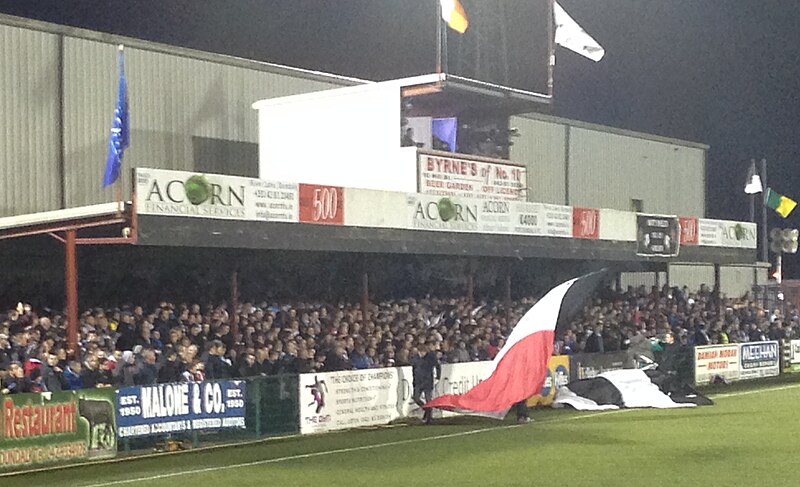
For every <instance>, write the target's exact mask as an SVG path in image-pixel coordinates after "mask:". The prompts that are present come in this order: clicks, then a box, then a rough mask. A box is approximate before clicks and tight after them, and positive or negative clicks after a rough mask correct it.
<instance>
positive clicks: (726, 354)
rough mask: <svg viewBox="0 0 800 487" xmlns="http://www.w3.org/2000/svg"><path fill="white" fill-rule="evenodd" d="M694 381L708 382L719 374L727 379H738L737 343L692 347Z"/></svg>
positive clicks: (698, 382) (699, 382)
mask: <svg viewBox="0 0 800 487" xmlns="http://www.w3.org/2000/svg"><path fill="white" fill-rule="evenodd" d="M694 364H695V365H694V383H695V384H697V385H702V384H708V383H710V382H711V381H712V380H713V379H714V377H716V376H720V377H722V378H724V379H725V380H727V381H735V380H738V379H739V345H738V344H732V345H707V346H703V347H695V349H694Z"/></svg>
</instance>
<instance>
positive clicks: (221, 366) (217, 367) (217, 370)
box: [206, 340, 233, 379]
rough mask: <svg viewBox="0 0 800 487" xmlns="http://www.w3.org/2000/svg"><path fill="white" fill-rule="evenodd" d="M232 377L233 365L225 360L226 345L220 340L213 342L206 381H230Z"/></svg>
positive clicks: (209, 350) (207, 363)
mask: <svg viewBox="0 0 800 487" xmlns="http://www.w3.org/2000/svg"><path fill="white" fill-rule="evenodd" d="M232 375H233V374H232V372H231V363H230V361H229V360H228V359H227V358H225V345H223V343H222V342H221V341H219V340H213V341H212V342H211V343H210V344H209V349H208V361H207V362H206V379H230V378H231V376H232Z"/></svg>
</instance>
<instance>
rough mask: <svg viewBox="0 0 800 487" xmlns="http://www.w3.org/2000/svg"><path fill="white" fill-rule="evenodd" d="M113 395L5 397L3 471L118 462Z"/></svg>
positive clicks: (0, 439)
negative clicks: (70, 463)
mask: <svg viewBox="0 0 800 487" xmlns="http://www.w3.org/2000/svg"><path fill="white" fill-rule="evenodd" d="M113 395H114V391H113V390H111V389H102V388H101V389H86V390H80V391H69V392H44V393H39V394H10V395H7V396H0V398H2V399H0V401H2V403H1V404H2V406H0V408H1V409H2V413H0V471H3V470H7V469H10V470H19V469H23V468H26V467H31V466H35V465H44V464H48V463H56V462H64V461H69V460H85V459H100V458H112V457H114V456H115V455H116V454H117V436H116V424H115V421H114V400H113Z"/></svg>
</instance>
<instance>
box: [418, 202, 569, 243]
mask: <svg viewBox="0 0 800 487" xmlns="http://www.w3.org/2000/svg"><path fill="white" fill-rule="evenodd" d="M406 206H407V208H406V210H407V212H408V213H407V214H408V222H407V228H411V229H414V230H433V231H444V232H469V233H489V234H507V235H512V234H513V235H531V236H547V237H566V238H570V237H572V208H571V207H569V206H559V205H548V204H543V203H525V202H517V201H506V200H488V199H485V200H482V199H476V198H461V197H452V198H451V197H447V196H442V197H440V196H435V195H424V194H418V193H409V194H408V195H407V199H406Z"/></svg>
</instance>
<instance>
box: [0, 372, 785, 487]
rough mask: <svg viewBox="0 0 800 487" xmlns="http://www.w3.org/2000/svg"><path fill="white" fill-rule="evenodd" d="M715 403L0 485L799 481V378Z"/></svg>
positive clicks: (309, 443)
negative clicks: (691, 407)
mask: <svg viewBox="0 0 800 487" xmlns="http://www.w3.org/2000/svg"><path fill="white" fill-rule="evenodd" d="M712 397H713V398H714V399H715V400H716V405H714V406H710V407H701V408H693V409H678V410H621V411H611V412H601V413H587V412H576V411H558V410H540V411H532V413H533V414H532V417H533V418H534V421H533V422H531V423H529V424H525V425H520V426H517V425H516V424H514V423H513V422H512V421H511V420H510V419H509V420H508V421H506V422H496V421H491V420H486V419H480V418H457V419H454V420H448V421H447V422H444V421H443V422H442V423H439V424H435V425H433V426H423V425H416V424H415V425H408V426H405V425H404V426H396V427H392V428H377V429H372V430H355V431H347V432H338V433H332V434H327V435H317V436H310V437H308V436H307V437H290V438H282V439H273V440H267V441H263V442H258V443H251V444H247V445H243V446H236V447H229V448H219V449H212V450H204V451H199V452H191V453H180V454H165V455H159V456H153V457H150V458H145V459H138V460H133V461H126V462H118V463H113V464H101V465H91V466H82V467H79V468H68V469H63V470H51V471H46V472H39V473H33V474H26V475H23V476H15V477H0V486H2V487H15V486H25V487H37V486H47V487H53V486H57V487H67V486H69V487H88V486H92V487H110V486H132V487H138V486H142V487H144V486H147V487H162V486H163V487H167V486H169V487H174V486H191V487H206V486H215V487H218V486H222V487H245V486H269V485H275V486H293V485H297V486H309V487H311V486H328V485H342V486H348V487H354V486H369V487H376V486H380V487H384V486H386V487H388V486H403V487H408V486H416V485H437V486H470V485H476V486H486V485H504V486H508V485H524V486H530V485H548V486H587V487H588V486H617V485H620V486H627V485H631V486H645V487H655V486H678V485H680V486H683V485H719V486H738V485H748V486H749V485H769V486H773V487H777V486H793V487H795V486H797V485H800V480H798V473H797V472H796V471H795V470H796V465H797V460H796V458H797V456H798V453H799V452H798V450H800V418H799V417H800V383H797V382H792V383H784V384H777V385H771V386H768V387H760V388H758V389H731V390H730V391H728V392H723V393H720V394H716V395H712Z"/></svg>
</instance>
